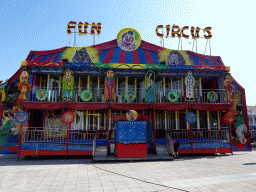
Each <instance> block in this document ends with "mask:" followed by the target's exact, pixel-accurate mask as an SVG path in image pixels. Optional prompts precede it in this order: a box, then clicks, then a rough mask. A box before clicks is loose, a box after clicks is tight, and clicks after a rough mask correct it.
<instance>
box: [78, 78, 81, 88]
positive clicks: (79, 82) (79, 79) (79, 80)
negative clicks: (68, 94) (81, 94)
mask: <svg viewBox="0 0 256 192" xmlns="http://www.w3.org/2000/svg"><path fill="white" fill-rule="evenodd" d="M78 85H80V86H81V76H79V77H78Z"/></svg>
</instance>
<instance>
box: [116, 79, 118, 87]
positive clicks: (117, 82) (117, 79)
mask: <svg viewBox="0 0 256 192" xmlns="http://www.w3.org/2000/svg"><path fill="white" fill-rule="evenodd" d="M116 85H117V86H118V77H116Z"/></svg>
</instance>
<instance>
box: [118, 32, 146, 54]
mask: <svg viewBox="0 0 256 192" xmlns="http://www.w3.org/2000/svg"><path fill="white" fill-rule="evenodd" d="M116 39H117V44H118V47H119V48H120V49H122V50H124V51H134V50H136V49H138V48H139V47H140V44H141V36H140V33H139V32H138V31H137V30H136V29H133V28H124V29H122V30H121V31H119V33H118V34H117V38H116Z"/></svg>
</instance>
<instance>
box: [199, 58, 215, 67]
mask: <svg viewBox="0 0 256 192" xmlns="http://www.w3.org/2000/svg"><path fill="white" fill-rule="evenodd" d="M201 59H202V60H203V61H204V62H205V63H206V64H207V65H210V66H213V64H212V63H210V62H209V61H208V60H207V59H203V58H201Z"/></svg>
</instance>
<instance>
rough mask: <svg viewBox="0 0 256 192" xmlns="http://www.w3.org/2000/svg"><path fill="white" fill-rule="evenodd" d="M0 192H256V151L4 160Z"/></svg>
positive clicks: (5, 157) (0, 167) (0, 161)
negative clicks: (134, 158) (140, 158)
mask: <svg viewBox="0 0 256 192" xmlns="http://www.w3.org/2000/svg"><path fill="white" fill-rule="evenodd" d="M102 169H106V170H108V171H111V172H108V171H104V170H102ZM115 173H116V174H115ZM122 175H123V176H122ZM136 179H138V180H136ZM168 187H169V188H168ZM0 191H1V192H2V191H13V192H19V191H20V192H23V191H24V192H30V191H36V192H39V191H42V192H45V191H53V192H59V191H68V192H75V191H81V192H86V191H111V192H112V191H123V192H126V191H127V192H128V191H132V192H136V191H159V192H163V191H175V192H178V191H202V192H207V191H220V192H221V191H230V192H231V191H232V192H234V191H239V192H241V191H246V192H247V191H256V147H254V148H253V151H252V152H235V153H234V155H217V156H196V157H195V156H194V157H180V158H179V159H177V160H174V161H157V162H122V163H120V162H119V163H97V164H94V165H93V164H92V160H91V159H83V158H76V159H74V158H73V159H68V160H66V159H60V158H58V159H52V158H49V157H48V158H47V159H46V158H45V159H42V158H40V159H38V160H36V159H30V160H28V159H24V158H22V159H20V160H19V161H18V160H17V156H16V155H0Z"/></svg>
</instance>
